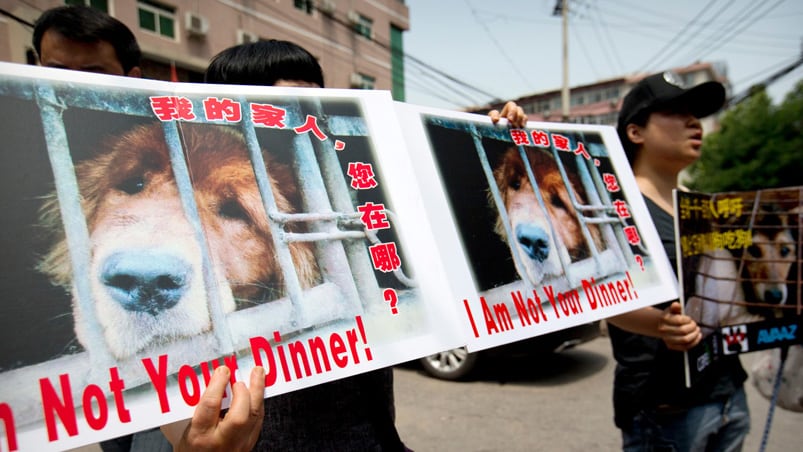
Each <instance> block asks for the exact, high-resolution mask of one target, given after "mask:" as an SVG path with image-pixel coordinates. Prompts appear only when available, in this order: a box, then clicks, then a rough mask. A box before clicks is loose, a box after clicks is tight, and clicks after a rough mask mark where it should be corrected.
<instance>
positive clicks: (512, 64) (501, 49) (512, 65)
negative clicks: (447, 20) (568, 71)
mask: <svg viewBox="0 0 803 452" xmlns="http://www.w3.org/2000/svg"><path fill="white" fill-rule="evenodd" d="M464 1H465V2H466V6H468V9H469V11H471V15H472V16H473V17H474V20H475V21H476V22H477V23H478V24H479V25H480V26H481V27H482V29H483V30H485V34H487V35H488V37H489V38H491V42H493V44H494V46H496V48H497V49H499V53H500V54H501V55H502V57H503V58H504V59H505V60H506V61H507V62H508V64H509V65H510V68H511V69H513V71H514V72H515V73H516V74H517V75H518V76H519V77H520V78H521V80H522V81H523V82H524V83H525V84H526V85H531V84H532V83H531V81H530V80H528V79H527V77H525V76H524V74H523V73H522V72H521V71H520V70H519V68H518V66H517V65H516V62H515V61H513V60H512V59H511V58H510V56H508V54H507V52H505V48H504V47H502V46H501V45H500V44H499V41H497V40H496V37H495V36H494V34H493V33H491V30H489V29H488V27H487V26H486V25H485V22H484V21H482V20H480V18H479V16H478V15H477V11H476V10H475V9H474V7H473V6H471V2H470V1H469V0H464Z"/></svg>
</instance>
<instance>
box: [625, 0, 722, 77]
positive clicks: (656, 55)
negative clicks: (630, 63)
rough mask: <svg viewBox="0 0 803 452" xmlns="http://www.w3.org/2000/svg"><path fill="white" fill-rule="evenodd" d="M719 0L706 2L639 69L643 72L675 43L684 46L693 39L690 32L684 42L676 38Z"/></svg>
mask: <svg viewBox="0 0 803 452" xmlns="http://www.w3.org/2000/svg"><path fill="white" fill-rule="evenodd" d="M717 1H718V0H710V1H709V2H708V3H706V5H705V6H703V9H702V10H701V11H700V12H699V13H698V14H695V15H694V17H693V18H692V20H690V21H688V22H686V25H684V26H683V28H681V29H680V31H678V32H677V33H676V34H675V36H673V37H672V38H670V39H669V40H668V41H667V42H666V44H665V45H664V46H663V47H661V50H659V51H658V52H657V53H656V54H655V55H653V57H652V58H650V59H649V60H647V62H646V63H644V64H643V65H642V66H641V68H640V69H639V72H641V71H643V70H645V69H646V68H648V67H650V65H651V64H652V63H653V61H655V60H657V59H658V58H659V57H661V56H662V55H663V54H664V52H666V51H667V50H668V49H669V48H670V47H672V46H673V45H675V44H677V45H678V47H679V48H682V46H683V45H685V43H686V42H687V41H688V40H689V39H691V37H692V36H693V34H692V33H689V34H688V35H687V36H686V40H685V41H683V42H682V43H678V42H677V41H676V39H677V38H678V37H681V36H683V33H684V32H685V31H686V30H688V29H690V28H691V27H692V26H694V24H695V23H696V22H697V20H698V19H700V18H701V17H702V16H703V15H705V13H706V11H708V9H709V8H711V7H712V6H713V5H714V4H715V3H716V2H717ZM727 6H728V5H727V4H726V5H725V7H727ZM721 11H722V10H721V9H720V11H718V12H717V13H719V12H721ZM714 16H715V17H716V14H715V15H714Z"/></svg>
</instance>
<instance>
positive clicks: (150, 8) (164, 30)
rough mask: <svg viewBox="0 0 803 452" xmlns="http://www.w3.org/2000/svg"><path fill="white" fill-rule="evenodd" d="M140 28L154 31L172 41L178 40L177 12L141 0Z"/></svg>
mask: <svg viewBox="0 0 803 452" xmlns="http://www.w3.org/2000/svg"><path fill="white" fill-rule="evenodd" d="M137 10H138V12H139V28H142V29H143V30H148V31H152V32H154V33H156V34H158V35H161V36H164V37H166V38H170V39H176V14H175V13H176V10H175V9H174V8H170V7H168V6H164V5H160V4H158V3H156V2H149V1H144V0H140V2H139V4H138V5H137Z"/></svg>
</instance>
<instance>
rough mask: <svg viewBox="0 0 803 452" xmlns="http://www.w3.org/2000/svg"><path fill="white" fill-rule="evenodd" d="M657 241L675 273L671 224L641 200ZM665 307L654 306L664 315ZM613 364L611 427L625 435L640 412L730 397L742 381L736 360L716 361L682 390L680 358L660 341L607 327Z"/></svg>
mask: <svg viewBox="0 0 803 452" xmlns="http://www.w3.org/2000/svg"><path fill="white" fill-rule="evenodd" d="M644 200H645V202H646V203H647V210H648V211H649V212H650V216H651V217H652V220H653V223H654V224H655V228H656V229H657V231H658V236H659V237H660V239H661V243H662V244H663V246H664V249H665V250H666V254H667V256H668V257H669V260H670V262H671V264H672V268H673V269H675V272H677V254H676V252H675V251H676V250H675V224H674V219H673V218H672V215H670V214H668V213H667V212H665V211H664V210H663V209H661V208H660V207H658V205H657V204H655V203H654V202H653V201H652V200H650V199H649V198H647V197H644ZM669 304H670V303H669V302H668V303H663V304H659V305H656V306H655V307H656V308H658V309H665V308H666V307H667V306H669ZM608 334H609V336H610V339H611V345H612V346H613V355H614V358H615V359H616V362H617V366H616V373H615V375H614V384H613V405H614V418H615V423H616V426H617V427H619V428H623V429H627V428H629V427H630V424H631V422H632V419H633V416H635V415H636V414H637V413H638V412H639V411H641V410H644V409H652V408H655V407H658V406H664V405H665V406H668V407H669V408H670V409H682V408H685V407H690V406H696V405H699V404H702V403H705V402H708V401H714V400H722V399H724V398H727V397H729V396H730V395H732V394H733V393H734V392H735V391H736V390H737V389H738V388H740V387H741V386H742V383H743V382H744V381H745V379H747V374H746V373H745V371H744V369H743V368H742V365H741V362H740V361H739V358H738V356H728V357H720V358H719V359H717V360H714V362H713V363H712V364H711V365H710V366H709V367H708V368H707V370H706V372H705V373H704V374H703V376H702V378H701V379H700V380H699V381H698V382H696V383H695V385H694V386H693V387H692V388H686V383H685V376H684V375H685V372H684V355H683V352H675V351H671V350H669V349H667V348H666V346H665V345H664V342H663V341H662V340H661V339H657V338H652V337H648V336H642V335H640V334H633V333H629V332H627V331H624V330H622V329H620V328H617V327H616V326H614V325H611V324H609V325H608Z"/></svg>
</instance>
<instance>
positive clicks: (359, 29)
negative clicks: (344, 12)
mask: <svg viewBox="0 0 803 452" xmlns="http://www.w3.org/2000/svg"><path fill="white" fill-rule="evenodd" d="M349 21H351V28H352V29H353V30H354V31H355V32H356V33H357V34H359V35H362V36H365V37H366V38H368V39H372V38H373V37H374V31H373V29H374V21H373V19H371V18H368V17H365V16H363V15H362V14H360V13H357V12H354V11H352V12H350V13H349Z"/></svg>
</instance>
